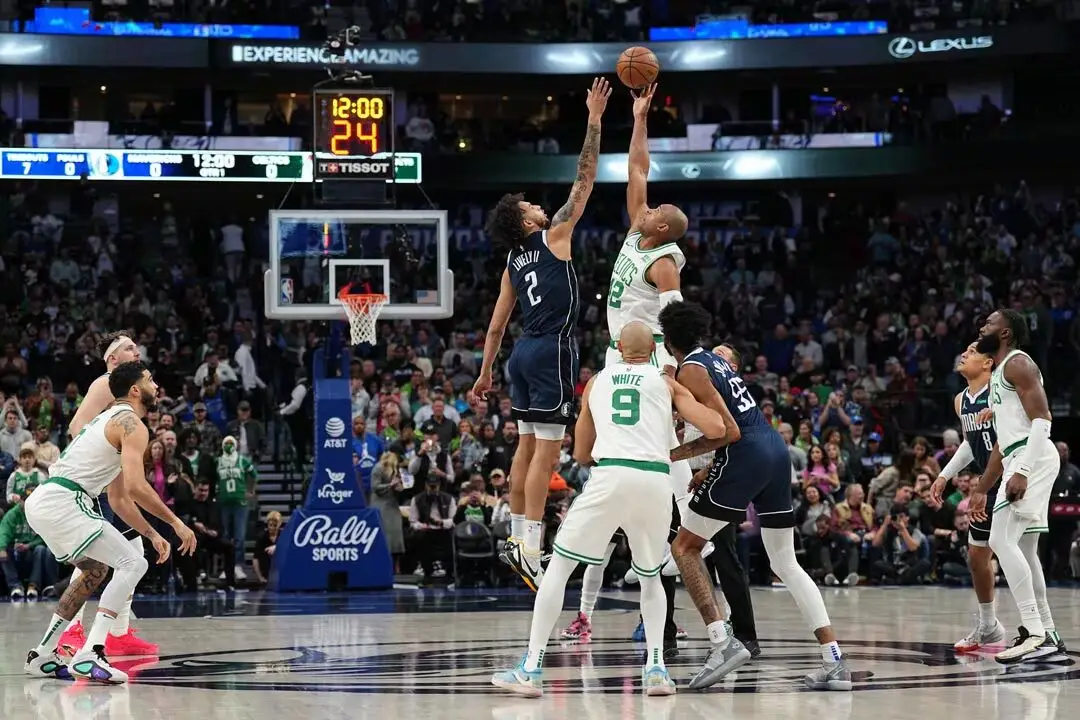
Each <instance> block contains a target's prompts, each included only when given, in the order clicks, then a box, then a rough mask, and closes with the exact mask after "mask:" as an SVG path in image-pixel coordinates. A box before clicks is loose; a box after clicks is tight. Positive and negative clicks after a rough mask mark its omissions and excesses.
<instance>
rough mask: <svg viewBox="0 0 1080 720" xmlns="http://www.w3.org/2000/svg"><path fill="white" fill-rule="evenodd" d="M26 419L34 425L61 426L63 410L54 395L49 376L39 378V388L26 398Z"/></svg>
mask: <svg viewBox="0 0 1080 720" xmlns="http://www.w3.org/2000/svg"><path fill="white" fill-rule="evenodd" d="M26 419H27V420H29V424H30V425H32V426H33V427H40V426H42V425H44V426H45V427H47V428H53V427H59V425H60V423H62V422H63V421H64V413H63V410H62V409H61V407H60V403H58V402H57V401H56V396H55V395H53V387H52V380H50V379H49V378H47V377H43V378H39V379H38V381H37V389H36V390H35V391H34V392H33V393H31V394H30V395H29V397H27V398H26Z"/></svg>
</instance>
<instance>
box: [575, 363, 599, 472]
mask: <svg viewBox="0 0 1080 720" xmlns="http://www.w3.org/2000/svg"><path fill="white" fill-rule="evenodd" d="M594 379H595V377H593V378H589V382H587V383H585V390H584V391H583V392H582V393H581V412H580V413H579V414H578V419H577V425H576V426H575V427H574V460H576V461H577V462H578V464H579V465H582V466H586V465H592V464H593V462H594V461H593V456H592V449H593V445H594V444H596V423H595V422H594V421H593V416H592V411H591V410H589V396H590V395H592V386H593V380H594Z"/></svg>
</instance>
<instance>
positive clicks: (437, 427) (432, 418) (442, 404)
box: [413, 392, 461, 447]
mask: <svg viewBox="0 0 1080 720" xmlns="http://www.w3.org/2000/svg"><path fill="white" fill-rule="evenodd" d="M425 410H426V411H427V412H425ZM460 420H461V418H460V416H458V414H457V411H456V410H453V409H452V408H448V407H446V401H445V400H444V399H443V398H442V393H441V392H440V393H439V394H437V395H436V396H435V398H434V399H433V400H432V402H431V405H430V406H426V407H423V408H420V410H419V411H418V412H417V413H416V415H414V416H413V422H414V423H415V424H416V427H418V428H423V432H424V434H425V435H427V434H430V433H432V432H433V433H435V435H437V436H438V438H439V442H441V443H442V444H443V445H444V446H446V447H450V443H451V441H452V440H453V439H454V438H455V437H457V432H458V429H457V423H458V421H460Z"/></svg>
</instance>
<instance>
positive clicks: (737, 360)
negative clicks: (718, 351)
mask: <svg viewBox="0 0 1080 720" xmlns="http://www.w3.org/2000/svg"><path fill="white" fill-rule="evenodd" d="M719 347H722V348H726V349H727V351H728V352H729V353H731V361H732V363H734V365H735V367H734V368H733V369H734V370H735V371H736V372H738V371H739V370H741V369H742V353H741V352H739V351H738V350H737V349H736V348H735V346H734V345H732V344H731V343H726V342H725V343H720V345H719Z"/></svg>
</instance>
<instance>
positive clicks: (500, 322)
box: [473, 270, 517, 399]
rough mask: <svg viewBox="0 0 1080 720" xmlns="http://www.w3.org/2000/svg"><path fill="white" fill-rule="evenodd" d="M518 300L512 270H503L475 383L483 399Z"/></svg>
mask: <svg viewBox="0 0 1080 720" xmlns="http://www.w3.org/2000/svg"><path fill="white" fill-rule="evenodd" d="M516 302H517V293H516V292H514V286H513V285H512V284H511V283H510V271H509V270H503V274H502V281H501V282H500V283H499V299H498V300H496V301H495V311H494V312H493V313H492V315H491V322H490V323H489V324H488V331H487V336H486V337H485V338H484V359H483V361H482V362H481V363H480V375H479V376H478V377H477V378H476V384H474V385H473V394H475V395H476V396H477V397H479V398H481V399H483V398H486V397H487V394H488V391H489V390H491V366H492V365H494V364H495V356H496V355H497V354H498V353H499V348H500V347H502V341H503V335H505V334H506V325H507V323H509V322H510V313H512V312H513V311H514V304H515V303H516Z"/></svg>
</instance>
